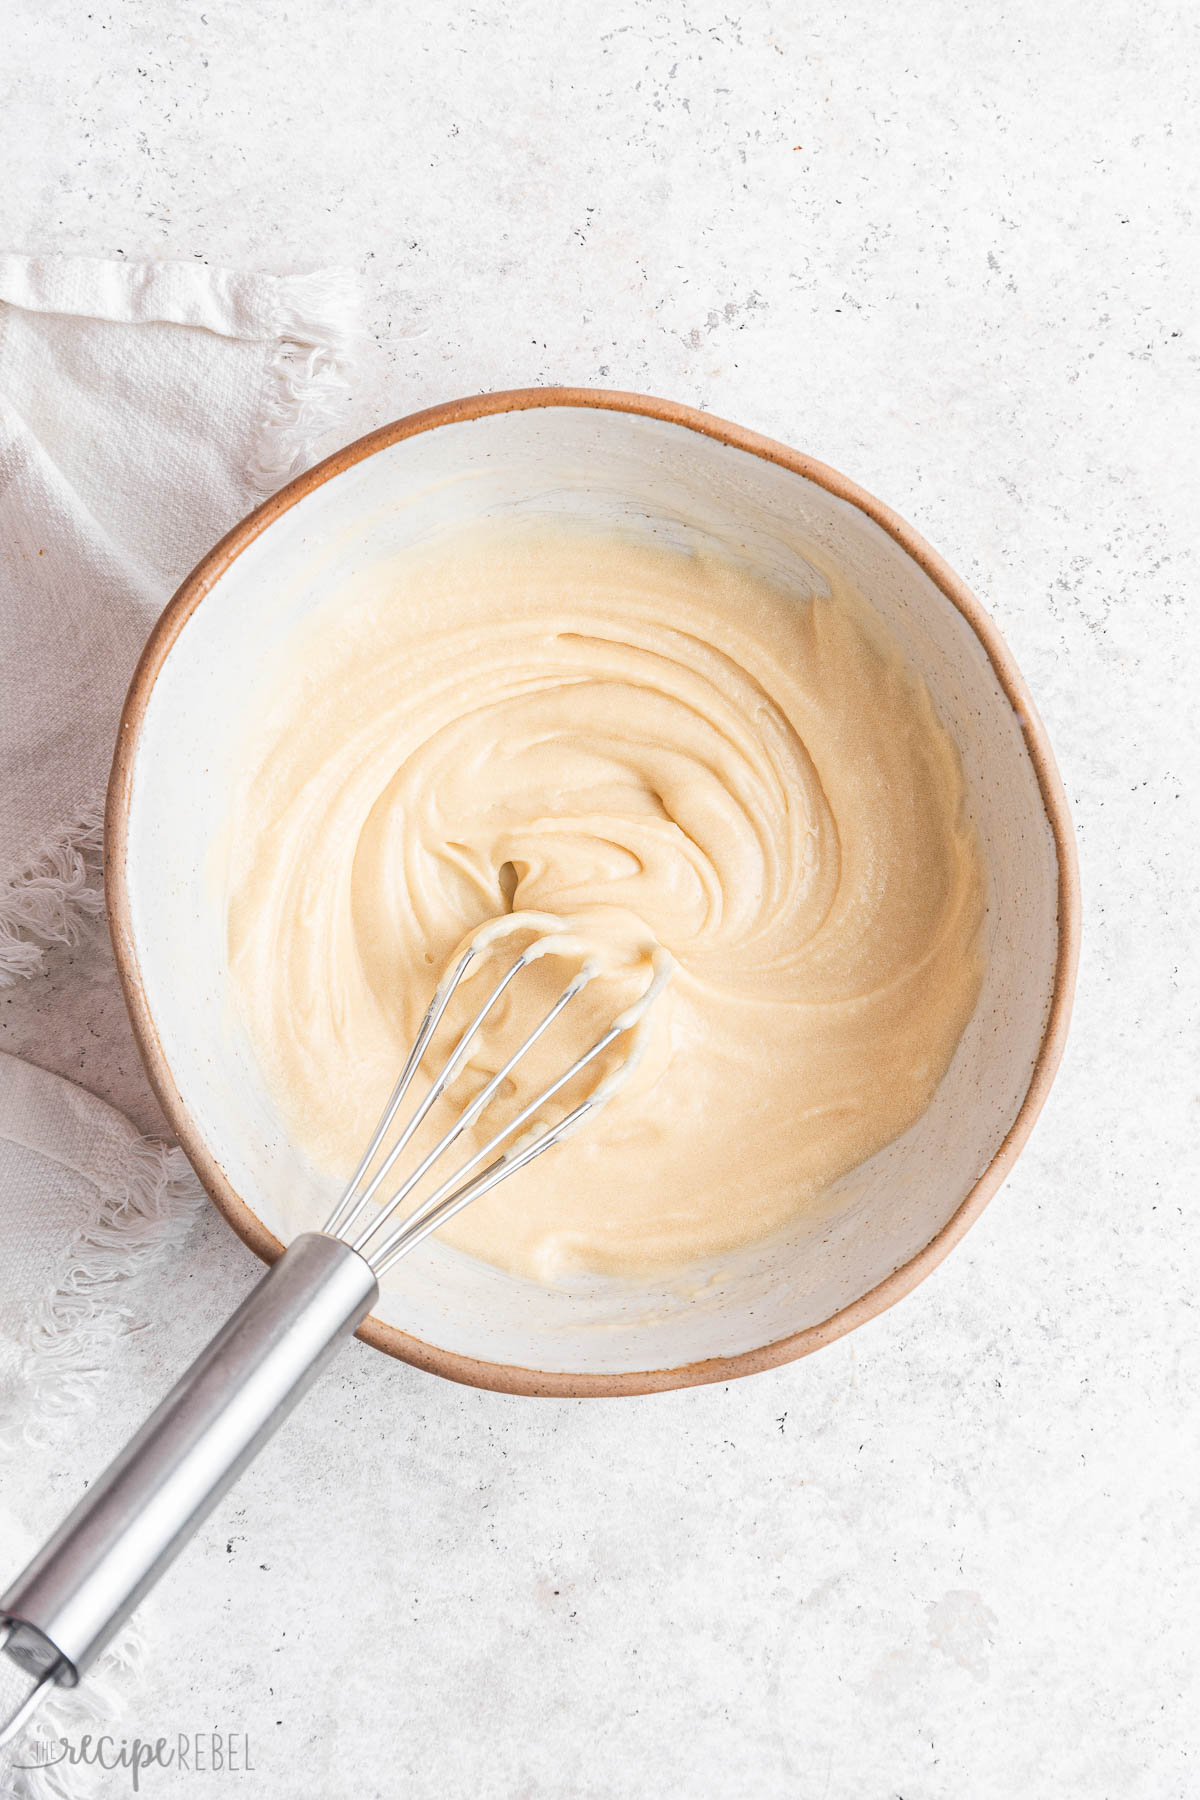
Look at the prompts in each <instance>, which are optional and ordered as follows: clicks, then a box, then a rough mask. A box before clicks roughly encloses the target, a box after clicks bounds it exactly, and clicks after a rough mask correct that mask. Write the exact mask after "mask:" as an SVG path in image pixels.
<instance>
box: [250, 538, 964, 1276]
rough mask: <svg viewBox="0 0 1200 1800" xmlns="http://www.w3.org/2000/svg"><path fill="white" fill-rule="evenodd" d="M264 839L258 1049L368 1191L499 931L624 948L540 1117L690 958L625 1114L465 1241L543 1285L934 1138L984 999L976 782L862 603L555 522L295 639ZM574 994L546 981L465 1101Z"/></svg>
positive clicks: (433, 571)
mask: <svg viewBox="0 0 1200 1800" xmlns="http://www.w3.org/2000/svg"><path fill="white" fill-rule="evenodd" d="M823 586H824V584H822V587H823ZM232 843H233V845H234V849H233V853H232V862H231V872H230V903H229V941H230V950H231V957H232V968H233V975H234V984H235V990H236V993H237V995H238V1001H239V1006H240V1009H241V1012H242V1015H243V1018H244V1022H245V1025H246V1027H247V1029H248V1031H249V1034H250V1037H251V1040H252V1042H253V1044H254V1046H255V1049H256V1052H257V1055H258V1057H259V1059H260V1062H261V1065H262V1069H263V1072H264V1076H265V1079H266V1082H267V1084H268V1086H269V1088H270V1089H271V1091H272V1092H273V1093H274V1095H275V1097H276V1099H277V1102H278V1104H279V1105H280V1107H281V1109H282V1112H283V1114H284V1117H285V1119H286V1120H287V1122H288V1125H289V1127H290V1129H291V1130H292V1131H293V1133H294V1134H295V1137H296V1139H297V1141H298V1142H299V1143H300V1145H301V1146H302V1147H303V1148H304V1149H305V1150H307V1152H308V1153H309V1154H310V1155H311V1157H312V1158H313V1160H314V1161H315V1162H316V1163H317V1164H318V1165H319V1166H321V1167H323V1168H325V1169H327V1170H329V1171H330V1172H332V1173H336V1174H337V1175H339V1176H345V1175H346V1174H348V1173H349V1171H350V1170H351V1168H352V1167H353V1166H354V1164H355V1163H356V1162H357V1159H358V1156H359V1153H360V1151H361V1148H362V1146H363V1144H364V1142H365V1141H366V1140H367V1138H368V1137H369V1135H370V1132H371V1129H372V1127H373V1125H374V1123H375V1120H376V1117H377V1116H378V1113H379V1111H380V1109H381V1106H382V1103H383V1101H384V1099H385V1098H386V1096H387V1094H388V1092H389V1091H390V1089H391V1087H392V1084H393V1082H394V1080H395V1077H396V1074H397V1071H398V1069H399V1067H400V1065H401V1063H402V1062H403V1059H404V1056H405V1054H406V1052H407V1048H408V1045H409V1044H410V1042H411V1040H412V1036H413V1034H414V1031H415V1029H416V1026H417V1024H418V1022H419V1020H420V1017H421V1015H422V1013H423V1011H424V1008H425V1006H426V1004H427V1002H428V1000H429V997H430V994H431V993H432V991H433V987H434V984H435V981H436V979H437V977H438V975H439V974H440V972H441V970H442V968H443V966H444V964H445V963H446V961H447V959H448V958H449V957H450V955H451V953H452V952H453V950H454V948H455V946H456V945H457V944H458V942H459V940H460V939H461V938H462V937H463V935H464V933H466V932H467V931H469V930H471V929H472V928H474V927H475V926H478V925H480V924H481V923H483V922H484V921H485V920H487V919H489V918H491V917H493V916H495V915H497V914H500V913H503V912H505V911H509V910H511V909H512V908H514V907H515V908H518V909H525V908H532V909H537V910H539V911H541V912H545V913H552V914H556V915H560V916H561V915H570V916H571V917H572V918H573V919H575V920H576V921H577V922H578V921H582V922H583V925H584V926H585V927H586V929H588V930H590V931H591V932H592V933H593V935H594V936H595V937H596V938H597V941H603V940H604V939H605V938H606V937H608V938H610V939H611V941H612V943H613V944H616V945H619V946H622V947H623V949H622V955H625V960H626V963H627V967H626V968H625V970H624V973H623V974H621V973H618V974H617V975H615V976H614V977H613V979H612V980H611V981H606V980H600V981H597V982H594V983H593V984H592V985H591V986H590V987H589V988H588V989H587V990H586V991H585V993H584V994H583V995H581V996H580V998H579V1000H578V1001H575V1002H572V1008H578V1009H579V1011H578V1016H576V1017H574V1018H573V1020H572V1023H571V1028H570V1030H569V1031H568V1032H567V1034H566V1036H565V1037H564V1038H563V1039H559V1040H556V1045H557V1048H555V1046H553V1045H551V1044H549V1043H544V1044H543V1045H540V1046H539V1056H540V1058H541V1060H540V1061H538V1060H537V1059H535V1063H534V1066H533V1067H532V1068H531V1069H530V1070H528V1071H526V1070H524V1069H523V1068H522V1069H521V1070H518V1071H517V1072H515V1074H514V1077H513V1079H514V1081H515V1082H516V1087H515V1090H514V1091H513V1094H512V1104H513V1106H514V1107H515V1106H516V1105H517V1104H518V1103H519V1101H520V1099H521V1097H522V1095H526V1096H528V1094H530V1093H532V1092H533V1091H534V1090H533V1089H532V1088H531V1087H530V1086H529V1083H530V1082H531V1081H532V1080H534V1079H538V1078H540V1077H543V1076H544V1075H545V1074H546V1072H547V1071H550V1070H553V1069H555V1068H556V1067H561V1066H562V1065H563V1051H564V1050H565V1049H566V1050H570V1053H571V1054H574V1051H575V1049H577V1048H579V1047H581V1045H582V1043H583V1042H584V1041H585V1040H587V1038H588V1035H589V1032H590V1031H592V1030H593V1028H595V1027H596V1026H598V1025H599V1024H601V1023H604V1022H607V1020H608V1019H610V1018H611V1017H612V1016H613V1013H614V1011H615V1010H616V1009H618V1008H619V1006H620V1004H622V1003H624V1002H626V1001H627V1000H628V999H629V998H631V997H632V996H633V995H634V994H635V993H636V992H637V991H639V989H640V987H644V985H645V980H644V978H643V977H642V976H641V975H639V973H638V970H637V968H636V964H637V959H638V957H639V956H640V955H641V954H642V953H643V952H644V951H645V950H648V949H651V948H653V946H655V945H661V946H665V948H666V950H667V951H669V953H670V955H671V957H673V958H674V960H675V963H676V965H677V966H676V969H675V972H674V975H673V977H672V979H671V981H670V982H669V984H668V986H667V988H666V990H665V992H664V993H663V994H662V995H661V997H660V998H659V999H658V1000H657V1001H656V1003H655V1005H654V1007H653V1008H652V1010H651V1013H650V1014H649V1015H648V1018H647V1021H646V1024H645V1027H644V1031H645V1054H644V1055H643V1057H642V1060H641V1062H640V1064H639V1066H638V1068H637V1070H636V1072H635V1073H634V1075H633V1077H632V1078H631V1080H630V1081H629V1082H628V1083H627V1085H626V1086H625V1087H624V1088H622V1089H621V1091H620V1092H618V1093H616V1094H615V1096H614V1097H613V1099H612V1100H611V1101H610V1102H609V1104H608V1106H607V1108H606V1109H605V1110H604V1111H603V1112H602V1113H600V1114H598V1115H597V1117H596V1118H595V1120H594V1121H593V1122H591V1123H590V1124H589V1125H588V1126H587V1127H586V1128H585V1129H584V1130H583V1131H581V1132H580V1133H579V1134H578V1135H576V1136H575V1137H574V1138H572V1139H569V1140H568V1141H567V1142H566V1143H565V1144H563V1145H562V1146H560V1147H558V1148H555V1149H553V1150H550V1151H549V1152H548V1153H547V1154H546V1155H545V1156H544V1157H543V1158H542V1159H541V1160H540V1161H538V1162H536V1163H534V1164H531V1165H530V1167H529V1168H527V1169H524V1170H522V1171H521V1172H520V1173H519V1174H517V1175H515V1176H514V1177H512V1178H511V1180H509V1181H508V1182H506V1183H505V1184H503V1185H501V1186H500V1187H497V1188H496V1189H494V1190H493V1192H492V1193H490V1194H489V1195H487V1196H486V1197H485V1198H484V1199H482V1200H480V1201H478V1202H477V1203H476V1204H475V1205H474V1206H473V1207H472V1208H470V1209H468V1210H467V1211H466V1212H464V1213H463V1214H461V1215H460V1216H459V1217H458V1218H457V1219H456V1220H454V1221H453V1222H452V1223H451V1224H450V1225H449V1226H447V1227H445V1228H444V1232H443V1235H444V1236H445V1237H446V1238H447V1239H449V1241H450V1242H452V1243H453V1244H455V1245H457V1246H458V1247H459V1248H461V1249H462V1250H465V1251H468V1252H470V1253H471V1254H473V1255H475V1256H479V1257H483V1258H485V1259H486V1260H488V1261H489V1262H492V1263H495V1264H498V1265H499V1266H500V1267H502V1268H504V1269H508V1270H512V1271H514V1272H516V1273H519V1274H523V1275H528V1276H532V1277H534V1278H535V1279H539V1280H543V1281H549V1280H554V1279H556V1278H560V1277H563V1276H565V1275H569V1273H570V1271H571V1270H572V1269H580V1268H583V1269H588V1270H595V1271H601V1272H607V1273H623V1274H632V1275H637V1274H647V1273H652V1272H655V1271H664V1270H668V1269H671V1268H678V1267H681V1266H683V1265H685V1264H688V1263H690V1262H693V1261H696V1260H697V1259H700V1258H703V1257H706V1256H709V1255H712V1254H716V1253H719V1252H726V1251H728V1250H730V1249H732V1248H734V1247H736V1246H738V1245H742V1244H745V1243H748V1242H751V1241H754V1240H757V1239H760V1238H762V1237H764V1236H766V1235H767V1234H768V1233H770V1232H772V1231H774V1230H776V1229H777V1228H778V1227H781V1226H783V1225H785V1224H786V1223H787V1222H788V1221H789V1220H790V1219H792V1218H793V1217H794V1216H795V1215H796V1213H797V1211H798V1210H799V1209H801V1208H804V1207H806V1206H810V1205H812V1204H813V1203H814V1202H815V1201H816V1200H817V1198H818V1197H819V1196H820V1195H821V1194H822V1192H823V1191H824V1190H825V1189H827V1188H828V1186H829V1185H830V1183H832V1182H833V1181H835V1180H836V1179H837V1177H838V1176H840V1175H842V1174H843V1173H844V1172H845V1171H847V1170H848V1169H850V1168H852V1167H853V1166H854V1165H855V1164H856V1163H858V1162H861V1161H862V1160H863V1159H864V1158H866V1157H868V1156H870V1155H871V1154H872V1153H873V1152H874V1151H875V1150H877V1149H879V1148H880V1147H881V1146H882V1145H884V1144H886V1143H888V1142H889V1141H890V1140H891V1139H893V1138H894V1137H896V1136H897V1135H898V1134H899V1133H900V1132H902V1131H904V1130H905V1129H906V1128H907V1127H908V1126H909V1125H911V1124H912V1123H913V1121H914V1120H915V1119H916V1118H917V1117H918V1116H919V1115H920V1114H921V1112H922V1111H923V1110H924V1108H925V1107H926V1106H927V1105H928V1103H929V1100H930V1098H931V1096H932V1094H933V1091H934V1089H935V1087H936V1085H937V1083H938V1081H939V1080H940V1079H941V1076H942V1075H943V1073H944V1072H945V1069H946V1067H947V1064H948V1063H949V1061H950V1058H951V1056H952V1054H953V1051H954V1048H955V1045H956V1044H957V1042H958V1039H959V1036H960V1034H961V1033H962V1030H963V1028H964V1026H965V1024H966V1021H967V1019H968V1018H969V1016H970V1014H971V1011H972V1009H973V1007H974V1004H975V1001H976V998H977V995H978V991H979V983H980V975H981V966H980V952H979V936H980V923H981V917H982V908H983V898H982V896H983V877H982V871H981V867H980V861H979V851H978V847H977V844H976V841H975V838H974V835H973V833H972V832H971V830H970V829H969V828H968V826H967V824H966V822H965V819H964V816H963V782H962V775H961V771H960V767H959V761H958V757H957V754H956V752H955V750H954V747H953V745H952V743H951V741H950V738H949V737H948V735H947V733H946V732H945V730H944V729H943V727H942V726H941V724H940V723H939V721H938V719H937V718H936V716H935V714H934V710H933V707H932V704H931V702H930V699H929V696H928V694H927V692H926V691H925V689H924V688H923V686H922V685H921V684H920V683H919V682H918V681H917V680H916V679H915V678H914V677H913V676H912V675H911V673H910V672H909V671H908V669H907V668H906V666H905V665H904V663H903V661H902V659H901V657H900V655H899V654H898V652H897V651H896V649H895V647H894V646H892V645H891V644H890V643H889V642H888V640H887V639H886V638H885V637H884V635H883V632H882V628H881V627H880V625H879V622H878V620H877V618H876V616H875V615H874V613H873V612H871V611H870V609H869V608H868V607H867V606H866V604H865V602H864V601H862V600H861V599H860V598H859V597H858V596H857V595H855V594H854V593H852V592H850V591H848V590H847V589H846V588H845V587H844V586H842V585H841V584H840V583H839V582H838V581H837V580H836V579H833V580H832V581H831V583H830V588H829V591H828V592H825V591H822V593H821V594H819V595H817V596H815V597H813V596H804V595H799V596H797V595H794V594H786V593H782V592H779V591H777V590H776V589H774V588H772V587H771V586H769V585H767V584H766V583H765V582H763V581H762V580H760V579H758V578H757V577H756V576H754V575H752V574H750V573H749V572H747V571H746V570H744V569H742V568H740V567H737V566H735V565H734V564H733V563H731V562H728V561H725V560H722V559H720V558H718V557H714V556H708V555H701V554H688V553H684V552H679V551H674V550H666V549H661V550H660V549H652V548H647V547H645V546H643V545H639V544H635V543H633V542H632V541H625V540H624V539H621V538H618V537H616V536H611V537H610V536H604V537H601V536H591V535H587V534H586V533H583V532H580V531H575V530H573V529H569V528H567V527H564V526H554V525H550V524H547V525H540V526H537V525H535V526H529V525H526V526H517V525H510V526H506V527H503V528H502V527H494V528H489V529H488V530H486V531H483V530H481V531H478V532H476V533H475V534H472V535H471V536H469V537H468V538H466V539H463V538H461V537H460V538H458V539H457V540H454V541H451V542H449V543H446V544H442V545H440V546H437V547H434V548H431V549H427V550H424V551H421V552H409V553H406V554H405V555H404V556H403V557H402V558H400V559H399V560H397V561H396V562H395V563H394V564H393V565H392V566H391V567H390V568H389V569H387V570H385V571H382V572H380V571H376V572H375V573H374V575H373V576H372V578H371V579H370V581H369V582H367V583H365V584H363V585H361V586H360V587H359V588H358V589H356V590H354V591H351V592H348V593H347V594H346V595H345V596H344V598H343V601H342V603H341V604H340V605H339V607H338V609H337V611H336V613H331V614H327V615H326V616H325V617H323V618H319V619H318V620H317V621H316V622H315V623H314V624H313V625H311V626H310V627H309V628H308V629H307V630H306V632H305V633H304V634H303V636H302V637H301V639H299V640H298V641H297V644H296V648H295V652H294V655H293V658H292V660H291V663H290V664H289V666H288V668H287V670H286V672H285V673H284V674H283V676H282V677H281V678H280V681H279V685H278V689H277V692H276V693H275V695H274V698H273V701H272V704H271V707H270V711H269V714H268V718H267V722H266V727H265V730H264V732H263V734H262V736H261V738H260V739H259V741H257V742H256V743H255V744H254V745H253V746H252V747H251V748H250V750H249V752H248V755H247V765H246V774H245V778H244V781H243V783H242V785H241V786H240V789H239V791H238V793H237V795H236V800H235V808H234V818H233V832H232ZM626 953H627V954H626ZM620 960H621V956H618V957H617V961H620ZM571 972H572V971H571V968H570V967H568V966H567V964H566V963H559V964H557V966H556V959H552V958H546V959H544V961H543V962H541V963H539V964H537V965H536V976H537V980H538V982H540V983H542V984H543V986H541V987H540V988H539V989H538V992H537V993H536V994H534V995H533V996H532V997H527V996H526V995H525V994H524V993H523V994H522V995H521V997H520V999H519V1000H514V1005H513V1009H512V1011H511V1012H509V1013H508V1014H507V1015H506V1017H505V1018H504V1019H502V1020H501V1021H500V1030H499V1031H498V1032H497V1034H496V1036H495V1037H494V1038H493V1039H490V1040H489V1041H488V1042H486V1043H485V1044H483V1045H482V1046H481V1048H480V1052H479V1056H478V1058H477V1059H475V1060H476V1063H477V1067H476V1068H475V1069H473V1070H472V1071H469V1072H468V1076H467V1077H466V1078H465V1079H466V1081H467V1088H466V1092H468V1093H470V1092H475V1091H478V1087H479V1085H480V1082H481V1081H482V1079H483V1078H484V1076H485V1075H486V1073H487V1072H489V1071H490V1070H493V1069H495V1068H496V1067H498V1066H499V1061H500V1058H501V1053H502V1051H503V1048H504V1045H503V1043H502V1042H501V1039H502V1037H503V1036H504V1033H505V1031H507V1032H508V1034H509V1035H508V1042H509V1044H510V1045H511V1041H512V1039H511V1031H512V1028H513V1024H514V1020H516V1021H518V1022H519V1020H520V1018H523V1017H524V1016H525V1014H524V1012H523V1011H522V1009H523V1008H524V1007H526V1006H527V1005H529V1006H533V1005H536V1003H537V1001H538V1000H539V999H540V998H543V997H544V995H545V994H546V993H549V992H552V991H557V987H560V986H561V985H562V984H563V983H564V982H565V981H566V979H567V978H568V976H569V974H570V973H571ZM532 973H533V972H531V975H532ZM525 979H526V977H525V976H522V977H520V978H519V980H521V981H524V980H525ZM514 986H515V984H514ZM567 1060H569V1056H568V1057H567ZM472 1079H473V1081H474V1085H473V1086H472V1085H471V1081H472ZM464 1103H465V1102H464Z"/></svg>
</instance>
